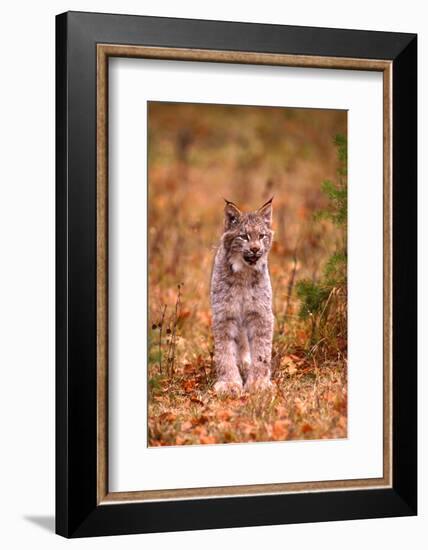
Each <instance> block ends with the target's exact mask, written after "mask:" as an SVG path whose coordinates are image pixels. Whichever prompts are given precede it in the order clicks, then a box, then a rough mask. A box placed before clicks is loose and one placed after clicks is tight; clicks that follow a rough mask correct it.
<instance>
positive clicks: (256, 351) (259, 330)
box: [245, 311, 273, 391]
mask: <svg viewBox="0 0 428 550" xmlns="http://www.w3.org/2000/svg"><path fill="white" fill-rule="evenodd" d="M246 325H247V332H248V336H249V343H250V350H251V367H250V369H249V370H248V377H247V379H246V381H245V390H247V391H257V390H267V389H272V388H273V384H272V382H271V379H270V378H271V359H272V336H273V315H272V313H271V312H266V311H262V312H258V311H257V312H251V313H250V314H248V315H247V319H246Z"/></svg>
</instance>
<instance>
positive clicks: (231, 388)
mask: <svg viewBox="0 0 428 550" xmlns="http://www.w3.org/2000/svg"><path fill="white" fill-rule="evenodd" d="M214 391H215V392H216V394H217V395H230V396H233V397H238V396H239V395H241V393H242V383H241V382H238V381H233V380H218V381H217V382H216V383H215V384H214Z"/></svg>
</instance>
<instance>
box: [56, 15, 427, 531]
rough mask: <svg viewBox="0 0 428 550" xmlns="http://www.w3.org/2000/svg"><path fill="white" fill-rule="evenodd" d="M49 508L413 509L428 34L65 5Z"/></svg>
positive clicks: (236, 512)
mask: <svg viewBox="0 0 428 550" xmlns="http://www.w3.org/2000/svg"><path fill="white" fill-rule="evenodd" d="M56 55H57V57H56V95H57V103H56V129H57V140H56V162H57V164H56V166H57V172H56V181H57V194H56V196H57V204H56V210H57V225H56V239H57V275H56V285H57V287H56V288H57V291H56V292H57V310H56V312H57V337H56V338H57V340H56V342H57V348H56V349H57V361H56V364H57V367H56V464H57V469H56V530H57V533H58V534H60V535H62V536H65V537H85V536H97V535H114V534H126V533H146V532H157V531H176V530H189V529H208V528H221V527H239V526H252V525H273V524H280V523H301V522H314V521H333V520H345V519H361V518H374V517H394V516H406V515H414V514H416V513H417V512H416V511H417V462H416V460H417V447H416V444H417V443H416V433H417V419H416V410H417V409H416V396H417V391H416V389H417V387H416V382H417V380H416V359H417V358H416V334H417V332H416V319H417V316H416V304H417V301H416V198H417V197H416V179H417V174H416V151H417V146H416V140H417V132H416V125H417V123H416V120H417V118H416V117H417V113H416V89H417V70H416V69H417V37H416V35H413V34H404V33H385V32H374V31H356V30H340V29H324V28H309V27H289V26H279V25H259V24H246V23H231V22H218V21H200V20H185V19H168V18H156V17H141V16H123V15H109V14H95V13H78V12H68V13H65V14H61V15H58V16H57V20H56Z"/></svg>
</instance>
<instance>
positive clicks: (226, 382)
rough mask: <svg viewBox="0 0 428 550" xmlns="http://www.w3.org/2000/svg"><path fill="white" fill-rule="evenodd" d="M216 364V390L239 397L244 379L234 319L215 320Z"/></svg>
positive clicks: (236, 326)
mask: <svg viewBox="0 0 428 550" xmlns="http://www.w3.org/2000/svg"><path fill="white" fill-rule="evenodd" d="M213 335H214V362H215V367H216V374H217V382H216V383H215V384H214V390H215V391H216V393H218V394H234V395H239V394H240V393H241V391H242V378H241V374H240V372H239V368H238V361H239V358H238V344H237V336H238V325H237V321H236V319H235V318H233V317H225V318H220V319H218V318H217V319H213Z"/></svg>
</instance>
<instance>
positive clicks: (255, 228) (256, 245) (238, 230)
mask: <svg viewBox="0 0 428 550" xmlns="http://www.w3.org/2000/svg"><path fill="white" fill-rule="evenodd" d="M224 215H225V220H224V235H223V243H224V246H225V249H226V253H227V257H228V259H229V260H230V263H231V265H232V268H233V269H234V271H239V270H240V269H241V268H242V267H243V266H251V267H257V266H258V265H260V264H261V263H262V262H261V260H262V259H263V258H265V257H266V256H267V254H268V252H269V250H270V247H271V245H272V236H273V231H272V199H270V200H269V201H268V202H267V203H265V204H264V205H263V206H262V207H260V208H259V209H258V210H256V211H255V212H241V210H239V208H238V207H237V206H236V205H235V204H233V203H231V202H226V206H225V209H224Z"/></svg>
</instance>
